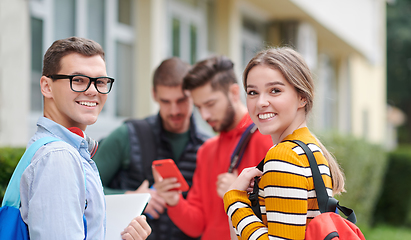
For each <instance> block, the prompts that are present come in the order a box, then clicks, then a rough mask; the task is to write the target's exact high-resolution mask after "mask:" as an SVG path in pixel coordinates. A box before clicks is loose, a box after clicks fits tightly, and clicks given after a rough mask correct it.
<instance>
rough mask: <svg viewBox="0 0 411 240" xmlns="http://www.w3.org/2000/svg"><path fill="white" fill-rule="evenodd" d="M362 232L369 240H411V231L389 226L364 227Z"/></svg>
mask: <svg viewBox="0 0 411 240" xmlns="http://www.w3.org/2000/svg"><path fill="white" fill-rule="evenodd" d="M360 228H361V232H362V233H363V234H364V237H365V239H367V240H387V239H389V240H404V239H411V229H410V228H405V227H394V226H389V225H377V226H375V227H373V228H368V227H362V226H360Z"/></svg>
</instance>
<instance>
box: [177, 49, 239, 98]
mask: <svg viewBox="0 0 411 240" xmlns="http://www.w3.org/2000/svg"><path fill="white" fill-rule="evenodd" d="M207 83H211V87H212V89H213V90H220V91H222V92H224V93H228V90H229V87H230V86H231V85H232V84H234V83H237V78H236V76H235V73H234V63H233V62H232V61H231V60H230V59H228V58H227V57H225V56H213V57H210V58H208V59H205V60H203V61H201V62H198V63H196V64H195V65H194V66H193V68H192V69H191V70H190V71H189V72H188V74H187V75H186V76H185V77H184V82H183V89H187V90H193V89H196V88H198V87H201V86H204V85H205V84H207Z"/></svg>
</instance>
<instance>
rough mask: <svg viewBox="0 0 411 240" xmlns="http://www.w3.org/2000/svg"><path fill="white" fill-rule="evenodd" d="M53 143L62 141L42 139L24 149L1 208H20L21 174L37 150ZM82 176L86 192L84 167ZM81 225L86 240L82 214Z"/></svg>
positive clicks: (85, 228)
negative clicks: (82, 225)
mask: <svg viewBox="0 0 411 240" xmlns="http://www.w3.org/2000/svg"><path fill="white" fill-rule="evenodd" d="M55 141H62V140H61V139H58V138H56V137H43V138H40V139H38V140H36V141H35V142H33V143H32V144H31V145H30V147H29V148H28V149H26V151H25V152H24V154H23V156H22V157H21V158H20V161H19V163H18V164H17V166H16V168H15V169H14V172H13V175H12V176H11V179H10V181H9V184H8V185H7V189H6V193H5V194H4V198H3V202H2V207H3V206H10V207H14V208H16V209H19V208H20V181H21V177H22V175H23V172H24V171H25V170H26V168H27V167H28V166H29V165H30V163H31V160H32V159H33V157H34V154H36V152H37V150H39V148H40V147H42V146H44V145H46V144H48V143H51V142H55ZM83 174H84V186H85V187H86V192H87V184H86V170H85V169H84V166H83ZM85 208H87V199H86V206H85ZM83 224H84V235H85V237H84V239H86V238H87V220H86V215H85V214H83Z"/></svg>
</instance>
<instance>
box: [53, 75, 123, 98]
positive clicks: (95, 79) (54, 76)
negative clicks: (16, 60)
mask: <svg viewBox="0 0 411 240" xmlns="http://www.w3.org/2000/svg"><path fill="white" fill-rule="evenodd" d="M78 76H81V77H86V78H88V79H89V81H88V85H87V87H86V89H84V90H82V91H77V90H74V89H73V78H74V77H78ZM46 77H48V78H51V79H53V80H58V79H67V78H68V79H70V88H71V90H72V91H73V92H85V91H87V90H88V89H89V88H90V85H91V82H94V87H95V88H96V90H97V92H99V93H101V94H108V93H109V92H110V91H111V88H113V84H114V80H115V79H114V78H111V77H96V78H92V77H89V76H86V75H82V74H75V75H63V74H56V75H49V76H46ZM100 78H108V79H110V80H111V81H112V82H111V84H110V88H109V89H108V91H107V92H100V90H99V89H98V87H97V80H98V79H100Z"/></svg>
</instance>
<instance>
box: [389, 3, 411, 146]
mask: <svg viewBox="0 0 411 240" xmlns="http://www.w3.org/2000/svg"><path fill="white" fill-rule="evenodd" d="M387 98H388V103H389V104H392V105H394V106H396V107H398V108H399V109H401V110H402V111H404V112H405V114H406V115H407V121H406V124H405V125H404V126H402V127H401V129H400V131H399V139H398V140H399V143H410V142H411V0H396V1H392V3H390V4H388V6H387Z"/></svg>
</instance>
